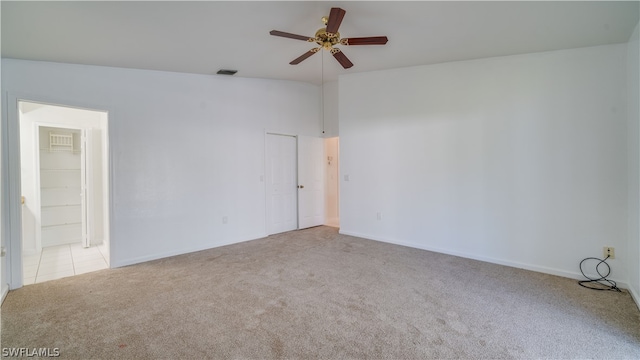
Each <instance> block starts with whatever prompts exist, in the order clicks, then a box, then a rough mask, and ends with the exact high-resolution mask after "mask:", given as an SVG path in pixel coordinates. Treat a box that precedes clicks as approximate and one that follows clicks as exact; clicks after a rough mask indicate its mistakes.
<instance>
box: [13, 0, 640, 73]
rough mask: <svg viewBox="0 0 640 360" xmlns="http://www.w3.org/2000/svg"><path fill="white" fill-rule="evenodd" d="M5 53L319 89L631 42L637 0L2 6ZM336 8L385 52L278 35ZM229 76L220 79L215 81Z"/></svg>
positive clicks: (348, 25) (346, 23) (350, 30)
mask: <svg viewBox="0 0 640 360" xmlns="http://www.w3.org/2000/svg"><path fill="white" fill-rule="evenodd" d="M0 6H1V7H2V9H1V16H2V19H1V26H2V57H3V58H14V59H27V60H37V61H53V62H64V63H74V64H88V65H101V66H114V67H124V68H134V69H150V70H162V71H173V72H184V73H196V74H208V75H214V74H215V73H216V72H217V71H218V70H220V69H235V70H238V73H237V74H236V75H235V76H238V77H252V78H270V79H283V80H295V81H304V82H312V83H315V84H319V83H321V82H322V81H330V80H335V79H336V78H337V76H338V75H340V74H346V73H354V72H362V71H373V70H382V69H390V68H399V67H407V66H415V65H425V64H436V63H442V62H449V61H460V60H469V59H477V58H486V57H494V56H503V55H514V54H523V53H531V52H540V51H550V50H558V49H567V48H578V47H586V46H595V45H603V44H614V43H624V42H627V41H628V40H629V37H630V35H631V33H632V32H633V30H634V28H635V26H636V24H637V23H638V18H639V7H638V2H637V1H623V2H616V1H601V2H599V1H590V2H577V1H569V2H554V1H544V2H505V1H498V2H484V1H471V2H457V1H408V2H399V1H336V2H331V1H283V2H271V1H258V2H247V1H234V2H222V1H197V2H184V1H177V2H166V1H141V2H134V1H124V2H115V1H104V2H102V1H88V2H57V1H44V2H30V1H29V2H23V1H17V2H13V1H2V2H0ZM331 7H340V8H343V9H345V10H346V16H345V17H344V20H343V22H342V25H341V27H340V33H341V34H342V37H362V36H379V35H386V36H388V38H389V42H388V44H387V45H384V46H380V45H372V46H350V47H348V46H341V49H342V50H343V52H344V53H345V54H346V55H347V56H348V57H349V59H350V60H351V61H352V62H353V63H354V64H355V66H354V67H352V68H351V69H348V70H345V69H343V68H342V67H341V66H340V65H339V64H338V63H337V62H336V61H335V59H334V58H333V57H332V56H331V55H330V54H329V53H327V52H326V51H323V52H322V55H320V54H316V55H314V56H312V57H310V58H309V59H307V60H305V61H304V62H302V63H301V64H299V65H289V62H290V61H291V60H293V59H295V58H297V57H298V56H300V55H302V54H303V53H305V52H306V51H308V50H310V49H311V48H312V47H314V44H311V43H307V42H304V41H300V40H293V39H287V38H281V37H275V36H270V35H269V31H270V30H280V31H285V32H290V33H295V34H300V35H305V36H310V37H313V35H314V34H315V31H316V30H317V29H318V28H320V27H322V22H321V20H320V19H321V17H322V16H326V15H328V14H329V9H330V8H331ZM217 76H222V75H217Z"/></svg>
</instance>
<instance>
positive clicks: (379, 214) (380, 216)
mask: <svg viewBox="0 0 640 360" xmlns="http://www.w3.org/2000/svg"><path fill="white" fill-rule="evenodd" d="M377 218H378V220H382V213H380V212H379V213H378V214H377Z"/></svg>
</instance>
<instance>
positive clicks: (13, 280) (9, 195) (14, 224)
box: [2, 92, 113, 289]
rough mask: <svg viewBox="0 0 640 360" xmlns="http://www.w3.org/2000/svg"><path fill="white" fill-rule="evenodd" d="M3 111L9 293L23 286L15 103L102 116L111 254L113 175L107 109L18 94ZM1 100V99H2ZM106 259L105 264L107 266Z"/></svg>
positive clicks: (9, 96) (107, 233) (106, 221)
mask: <svg viewBox="0 0 640 360" xmlns="http://www.w3.org/2000/svg"><path fill="white" fill-rule="evenodd" d="M5 99H6V107H4V106H3V110H4V111H5V113H4V114H3V115H5V116H3V121H2V130H3V131H2V134H3V136H4V139H5V140H6V141H4V142H3V143H2V146H3V150H5V151H6V153H5V154H6V155H5V156H6V160H7V162H6V164H7V167H6V168H5V169H6V171H7V175H6V178H7V180H8V181H7V182H6V185H5V186H6V187H5V188H3V189H2V190H3V192H4V194H6V196H5V197H4V198H3V199H2V201H4V205H5V206H6V209H7V213H5V214H3V215H4V217H5V219H6V220H7V221H6V222H5V223H4V225H5V229H3V231H4V232H5V239H6V245H5V246H6V253H7V256H6V257H5V259H6V261H7V263H6V266H5V268H4V269H3V270H7V273H8V274H7V277H6V279H7V282H8V285H9V289H18V288H20V287H22V286H23V283H24V279H23V272H22V214H21V212H22V205H21V196H22V194H21V189H20V188H21V186H20V181H21V180H20V177H21V174H20V173H21V171H20V121H19V111H18V103H19V101H26V102H34V103H40V104H47V105H53V106H61V107H69V108H76V109H84V110H92V111H97V112H101V113H105V114H106V124H105V128H104V129H103V131H104V134H103V139H104V142H103V146H102V148H103V164H102V165H103V168H104V170H105V171H103V181H104V184H103V187H104V200H105V201H104V207H105V209H104V210H105V211H104V236H105V238H104V239H103V241H106V242H108V245H109V246H108V247H107V249H106V250H107V251H108V253H109V254H110V253H112V251H113V244H112V242H111V239H110V234H112V233H113V229H112V228H111V227H112V223H111V221H110V220H111V219H112V218H113V214H112V211H113V209H112V206H111V204H112V203H113V201H112V194H113V189H112V187H113V171H112V168H113V166H112V158H113V157H112V154H111V147H110V146H109V134H110V133H111V132H112V129H111V127H112V126H113V125H112V122H111V121H110V118H111V116H112V112H111V111H110V110H108V107H107V106H100V105H98V106H95V104H89V105H88V104H82V103H78V102H77V101H73V100H69V99H51V98H48V97H43V96H39V95H33V94H20V93H12V92H7V93H6V98H5ZM3 100H4V99H3ZM109 260H110V259H107V262H109V263H110V261H109Z"/></svg>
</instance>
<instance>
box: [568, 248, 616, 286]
mask: <svg viewBox="0 0 640 360" xmlns="http://www.w3.org/2000/svg"><path fill="white" fill-rule="evenodd" d="M608 258H609V256H608V255H607V257H606V258H604V259H598V258H594V257H588V258H586V259H583V260H582V261H580V272H581V273H582V275H583V276H584V277H586V278H587V279H588V280H582V281H578V284H580V286H582V287H586V288H587V289H592V290H610V291H617V292H622V290H620V289H618V286H617V284H616V282H615V281H613V280H609V279H607V276H609V274H611V267H610V266H609V264H607V262H606V261H607V259H608ZM587 260H596V261H598V264H597V265H596V267H595V270H596V272H597V273H598V275H599V276H600V277H599V278H590V277H588V276H587V275H585V273H584V270H583V269H582V264H583V263H584V262H585V261H587ZM602 264H605V265H606V266H607V273H606V274H604V275H603V274H602V273H601V272H600V265H602Z"/></svg>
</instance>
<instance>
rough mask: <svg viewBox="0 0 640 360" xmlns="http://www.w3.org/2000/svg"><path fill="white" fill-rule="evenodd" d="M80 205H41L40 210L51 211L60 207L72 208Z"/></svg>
mask: <svg viewBox="0 0 640 360" xmlns="http://www.w3.org/2000/svg"><path fill="white" fill-rule="evenodd" d="M80 205H82V204H63V205H42V206H41V208H42V209H53V208H61V207H72V206H80Z"/></svg>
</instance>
